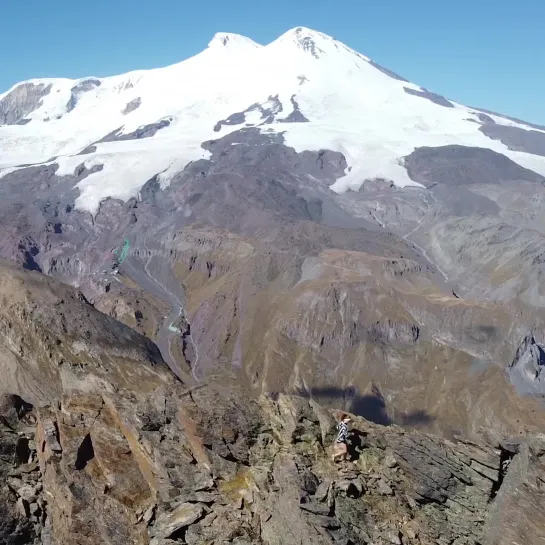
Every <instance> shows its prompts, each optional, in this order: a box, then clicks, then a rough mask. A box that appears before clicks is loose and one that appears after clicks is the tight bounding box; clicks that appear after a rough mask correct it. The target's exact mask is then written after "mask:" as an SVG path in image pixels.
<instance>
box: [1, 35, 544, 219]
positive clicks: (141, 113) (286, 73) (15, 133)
mask: <svg viewBox="0 0 545 545" xmlns="http://www.w3.org/2000/svg"><path fill="white" fill-rule="evenodd" d="M485 117H488V118H489V119H490V120H491V122H492V123H496V124H498V125H501V124H504V125H505V124H506V121H505V120H504V119H502V118H501V117H496V116H485ZM482 123H483V121H482V119H481V117H479V114H478V112H477V113H476V112H475V110H474V109H472V108H466V107H464V106H462V105H459V104H455V103H452V102H449V101H448V100H446V99H444V98H443V97H440V96H438V95H435V94H434V93H431V92H429V91H426V90H424V89H422V88H420V87H419V86H418V85H414V84H411V83H409V82H407V81H405V80H403V79H402V78H400V77H399V76H396V75H395V74H394V73H392V72H390V71H388V70H387V69H385V68H382V67H381V66H379V65H378V64H375V63H374V62H373V61H371V60H370V59H368V58H367V57H364V56H363V55H361V54H360V53H358V52H357V51H354V50H353V49H351V48H349V47H348V46H346V45H344V44H343V43H341V42H339V41H337V40H335V39H334V38H332V37H330V36H327V35H326V34H323V33H321V32H317V31H314V30H310V29H308V28H305V27H297V28H294V29H292V30H289V31H288V32H286V33H285V34H283V35H282V36H280V37H279V38H278V39H277V40H274V41H273V42H271V43H270V44H268V45H266V46H261V45H259V44H257V43H255V42H254V41H253V40H250V39H249V38H246V37H244V36H240V35H238V34H229V33H218V34H216V35H215V36H214V38H213V39H212V41H211V42H210V44H209V47H208V48H206V49H205V50H204V51H203V52H201V53H199V54H198V55H195V56H194V57H191V58H190V59H187V60H185V61H183V62H180V63H177V64H174V65H171V66H167V67H164V68H156V69H153V70H139V71H134V72H130V73H128V74H122V75H119V76H112V77H106V78H84V79H80V80H67V79H51V80H31V81H30V82H27V83H25V84H20V85H17V86H15V87H13V88H12V89H11V90H10V91H9V92H8V93H5V94H4V95H0V183H1V177H2V173H3V172H4V173H5V172H6V171H7V169H14V168H23V165H29V164H44V163H45V162H52V163H53V162H54V163H56V164H58V167H59V168H58V170H57V175H61V176H62V175H69V174H73V173H74V172H75V170H76V169H77V167H78V166H80V165H81V164H82V163H84V164H85V165H86V166H87V168H89V169H91V168H93V167H98V166H101V167H102V168H101V169H97V170H96V172H93V173H92V174H91V175H89V176H88V177H87V178H85V180H83V181H82V182H81V183H80V184H79V185H78V189H79V190H80V197H79V198H78V201H77V206H78V207H80V208H83V209H86V210H89V211H91V212H96V211H97V210H98V208H99V206H100V202H101V201H102V200H103V199H105V198H107V197H113V198H119V199H123V200H126V199H128V198H130V197H133V196H135V195H136V194H137V193H138V191H139V189H140V188H141V187H142V186H143V185H144V184H145V183H146V182H147V181H148V180H149V179H151V178H152V177H154V176H156V175H159V179H160V180H161V182H162V183H164V184H168V183H169V180H170V179H172V177H173V176H174V175H175V174H177V173H178V172H180V171H181V170H183V168H184V167H185V166H186V165H187V164H188V163H189V162H190V161H194V160H197V159H199V158H203V157H207V156H208V155H207V153H208V152H206V151H204V149H203V148H202V146H201V144H202V143H203V142H205V141H208V140H211V139H216V138H221V137H222V136H225V135H226V134H228V133H229V132H232V131H236V130H239V129H242V128H245V127H258V128H260V130H263V131H267V133H275V132H276V133H278V134H280V135H282V138H283V139H284V142H285V143H286V145H288V146H290V147H292V148H294V149H295V150H296V151H298V152H299V151H304V150H312V151H317V150H322V149H330V150H334V151H339V152H341V153H343V154H344V156H345V158H346V160H347V163H348V165H349V168H348V169H347V172H346V175H345V176H343V177H342V178H340V179H339V180H337V182H336V183H335V184H334V185H333V186H332V189H333V190H335V191H339V192H342V191H346V190H347V189H356V190H357V189H358V188H359V187H361V185H362V184H363V183H364V182H365V181H366V180H370V179H375V178H382V179H387V180H392V181H393V182H394V184H395V185H397V186H399V187H403V186H406V185H415V183H414V182H413V181H412V180H411V179H410V177H409V175H408V173H407V170H406V169H405V167H404V166H403V164H404V163H403V158H404V157H406V156H407V155H409V154H411V153H412V152H413V151H414V149H415V148H417V147H421V146H431V147H434V146H443V145H450V144H459V145H464V146H475V147H481V148H489V149H492V150H494V151H497V152H500V153H503V154H504V155H506V156H508V157H509V158H511V159H512V160H514V161H515V162H517V163H519V164H520V165H522V166H524V167H526V168H529V169H531V170H534V171H536V172H539V173H541V174H545V157H544V156H541V155H540V154H539V153H537V154H536V153H533V152H523V151H515V150H513V149H512V147H509V146H508V145H506V144H504V143H503V142H502V141H500V140H498V139H492V138H489V137H488V136H487V135H485V134H484V133H483V132H482V131H480V130H479V129H480V128H481V124H482ZM511 124H512V125H513V126H515V125H516V126H517V127H518V128H519V129H529V127H528V126H526V125H524V124H517V123H515V122H512V123H511ZM538 130H539V129H538ZM543 132H545V131H543ZM52 158H55V159H52Z"/></svg>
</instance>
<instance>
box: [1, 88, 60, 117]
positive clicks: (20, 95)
mask: <svg viewBox="0 0 545 545" xmlns="http://www.w3.org/2000/svg"><path fill="white" fill-rule="evenodd" d="M50 91H51V85H45V84H43V83H40V84H38V85H36V84H34V83H22V84H21V85H18V86H17V87H15V89H13V91H11V93H9V94H8V95H6V96H5V97H4V98H3V99H2V100H0V125H17V124H18V123H24V122H25V117H26V116H27V115H28V114H31V113H32V112H33V111H34V110H37V109H38V108H39V107H40V106H41V104H42V98H43V97H45V96H47V95H48V94H49V92H50Z"/></svg>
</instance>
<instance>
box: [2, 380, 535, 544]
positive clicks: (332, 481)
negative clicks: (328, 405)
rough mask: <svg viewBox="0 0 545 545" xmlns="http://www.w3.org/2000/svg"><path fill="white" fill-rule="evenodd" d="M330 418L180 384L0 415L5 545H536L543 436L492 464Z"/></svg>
mask: <svg viewBox="0 0 545 545" xmlns="http://www.w3.org/2000/svg"><path fill="white" fill-rule="evenodd" d="M334 424H335V421H334V418H333V414H332V413H331V412H330V411H328V410H326V409H324V408H322V407H321V406H319V405H317V404H316V403H314V402H313V401H309V400H306V399H302V398H298V397H290V396H285V395H278V396H274V397H272V396H262V397H260V398H259V399H252V398H251V397H249V396H248V395H247V393H246V392H244V391H242V390H234V389H231V390H229V391H225V389H223V390H218V389H216V388H214V387H212V386H200V387H196V388H192V389H187V388H185V387H183V386H181V385H178V384H174V385H171V386H165V387H160V388H158V389H157V390H156V391H155V392H153V393H152V394H151V395H147V396H142V395H138V394H130V393H125V394H124V395H123V396H115V395H113V396H112V395H110V394H109V393H108V395H106V394H103V393H95V392H87V393H83V392H77V391H73V392H71V393H67V394H65V395H64V396H63V397H62V399H60V400H59V401H58V402H55V403H52V404H49V405H45V406H40V407H36V408H32V407H31V406H30V405H28V404H26V403H24V402H23V400H21V399H20V398H19V397H17V396H4V397H3V399H2V403H1V411H0V445H1V449H0V475H1V477H2V483H1V487H0V499H1V501H0V513H1V515H0V517H1V524H0V542H1V543H7V544H10V545H11V544H23V543H29V544H30V543H32V544H39V543H42V544H47V545H61V544H62V545H72V544H74V545H76V544H77V545H81V544H89V545H91V544H108V545H121V544H123V545H125V544H129V543H134V544H142V545H147V544H153V545H166V544H174V543H185V544H189V545H200V544H209V545H212V544H214V545H215V544H224V543H235V544H238V545H243V544H268V545H280V544H290V545H291V544H302V545H307V544H308V545H310V544H313V545H316V544H319V545H321V544H324V545H325V544H333V543H335V544H337V543H338V544H344V545H348V544H360V543H362V544H363V543H365V544H367V543H369V544H371V543H373V544H393V545H409V544H415V545H416V544H441V545H442V544H445V545H447V544H456V545H470V544H482V545H495V544H498V545H500V544H507V543H515V542H518V543H527V544H538V543H543V540H544V539H545V523H543V517H542V516H541V513H542V512H543V509H544V508H545V494H544V489H545V480H544V479H545V471H544V470H545V467H544V465H545V464H544V462H545V436H538V435H536V436H532V437H528V438H526V439H524V440H522V439H517V440H513V441H506V442H504V443H502V444H501V445H496V448H493V447H491V446H485V445H478V444H475V443H472V442H468V441H465V440H463V439H457V440H456V441H447V440H444V439H440V438H437V437H434V436H431V435H427V434H423V433H420V432H417V431H413V432H409V431H404V430H402V429H401V428H398V427H395V426H391V427H383V426H377V425H374V424H371V423H369V422H368V421H366V420H364V419H361V418H356V417H355V418H354V422H353V430H354V432H353V434H352V437H351V443H352V447H351V451H352V457H353V460H351V461H350V462H346V463H342V464H340V465H334V464H333V463H332V462H331V461H330V458H329V456H328V451H327V447H328V445H329V444H330V442H331V441H332V439H333V437H334Z"/></svg>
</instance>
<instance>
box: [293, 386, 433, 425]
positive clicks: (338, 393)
mask: <svg viewBox="0 0 545 545" xmlns="http://www.w3.org/2000/svg"><path fill="white" fill-rule="evenodd" d="M294 395H297V396H301V397H305V398H312V399H316V400H317V401H319V402H320V403H322V404H324V405H330V406H337V407H342V408H343V410H346V411H347V412H349V413H352V414H355V415H357V416H361V417H363V418H365V419H366V420H369V421H370V422H373V423H375V424H380V425H382V426H390V425H392V424H397V425H398V426H412V427H415V428H418V427H419V426H425V425H429V424H431V423H432V422H433V421H434V420H435V417H433V416H431V415H430V414H428V413H427V412H426V411H423V410H417V411H413V412H410V413H406V414H403V415H399V416H396V417H394V418H392V417H391V416H390V415H389V414H388V411H387V407H386V401H385V400H384V397H383V396H382V394H381V392H380V390H379V388H378V387H377V386H376V385H375V384H372V385H371V387H370V388H369V389H368V391H366V392H364V393H361V392H360V391H359V390H358V388H356V387H355V386H348V387H346V388H339V387H336V386H318V387H314V388H311V389H310V390H304V389H299V390H297V391H296V392H295V394H294Z"/></svg>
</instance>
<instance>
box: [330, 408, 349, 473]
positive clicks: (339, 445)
mask: <svg viewBox="0 0 545 545" xmlns="http://www.w3.org/2000/svg"><path fill="white" fill-rule="evenodd" d="M350 422H351V418H350V417H349V416H348V415H347V414H346V413H341V415H340V417H339V424H338V425H337V430H338V434H337V439H335V443H334V444H333V461H334V462H336V461H337V458H340V461H341V462H342V461H344V460H346V456H347V454H348V445H347V443H346V441H347V439H348V424H349V423H350Z"/></svg>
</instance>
